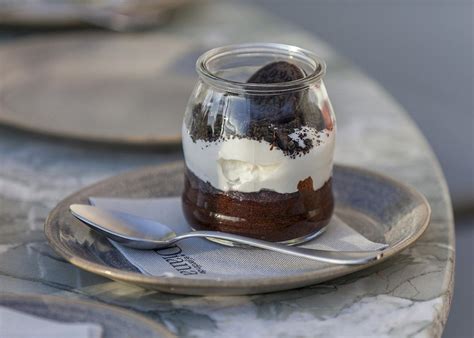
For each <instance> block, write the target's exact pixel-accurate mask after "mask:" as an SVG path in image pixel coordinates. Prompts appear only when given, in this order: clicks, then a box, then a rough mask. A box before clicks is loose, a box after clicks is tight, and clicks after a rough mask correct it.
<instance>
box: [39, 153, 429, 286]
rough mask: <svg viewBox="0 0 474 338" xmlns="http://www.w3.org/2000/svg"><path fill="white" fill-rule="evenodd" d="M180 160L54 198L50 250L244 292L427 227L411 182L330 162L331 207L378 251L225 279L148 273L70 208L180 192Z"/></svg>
mask: <svg viewBox="0 0 474 338" xmlns="http://www.w3.org/2000/svg"><path fill="white" fill-rule="evenodd" d="M183 169H184V166H183V163H182V162H179V163H173V164H168V165H164V166H158V167H147V168H143V169H140V170H136V171H132V172H129V173H125V174H122V175H119V176H115V177H112V178H109V179H106V180H104V181H102V182H99V183H97V184H95V185H93V186H90V187H87V188H85V189H83V190H80V191H78V192H77V193H75V194H73V195H71V196H69V197H67V198H66V199H64V200H63V201H61V202H60V203H59V204H58V205H57V206H56V207H55V208H54V210H53V211H51V213H50V215H49V217H48V219H47V220H46V223H45V229H44V231H45V234H46V237H47V238H48V241H49V243H50V245H51V246H52V247H53V249H54V250H55V251H56V252H57V253H58V254H59V255H61V256H62V257H64V258H65V259H66V260H68V261H69V262H70V263H72V264H74V265H76V266H78V267H80V268H81V269H84V270H87V271H90V272H93V273H96V274H99V275H101V276H105V277H107V278H111V279H113V280H117V281H122V282H125V283H130V284H134V285H138V286H141V287H144V288H147V289H154V290H160V291H164V292H170V293H179V294H188V295H243V294H256V293H264V292H273V291H281V290H288V289H293V288H298V287H303V286H308V285H313V284H317V283H321V282H324V281H327V280H330V279H334V278H337V277H341V276H344V275H347V274H350V273H352V272H355V271H359V270H362V269H366V268H368V267H371V266H373V265H375V264H378V263H380V262H383V261H385V260H387V259H390V258H391V257H393V256H395V255H396V254H397V253H399V252H400V251H402V250H403V249H405V248H407V247H408V246H410V245H411V244H413V243H414V242H415V241H416V240H417V239H418V238H419V237H420V236H421V235H422V234H423V232H424V231H425V230H426V228H427V226H428V223H429V220H430V214H431V210H430V206H429V205H428V202H427V200H426V198H425V197H424V196H423V195H422V194H420V193H419V192H418V191H417V190H415V189H414V188H412V187H410V186H408V185H405V184H403V183H400V182H398V181H396V180H394V179H392V178H389V177H387V176H383V175H380V174H378V173H375V172H372V171H369V170H365V169H359V168H354V167H349V166H341V165H336V166H335V167H334V173H333V184H334V194H335V199H336V209H335V213H336V214H337V215H338V216H339V218H341V219H342V220H343V221H344V222H346V223H347V224H349V225H350V226H351V227H352V228H353V229H355V230H356V231H358V232H359V233H361V234H362V235H363V236H365V237H366V238H368V239H369V240H371V241H374V242H378V243H385V244H387V248H386V249H384V251H383V258H382V259H381V260H379V261H376V262H372V263H369V264H364V265H355V266H354V265H352V266H348V265H331V264H321V265H319V266H318V268H317V269H315V268H314V264H311V263H312V262H311V261H308V262H307V261H306V260H302V261H301V264H299V265H298V266H295V270H294V272H293V271H286V272H285V273H282V274H281V275H278V274H276V275H274V276H273V275H272V276H271V277H268V276H266V277H265V278H263V277H259V276H255V278H248V277H246V278H243V277H241V276H230V277H229V278H225V279H212V278H207V279H206V278H199V279H197V278H196V279H193V278H185V277H180V276H174V275H173V276H159V277H158V276H149V275H145V274H142V273H141V272H140V271H138V270H137V269H136V268H135V267H134V266H133V265H131V264H130V263H129V262H128V261H127V260H126V259H125V258H124V257H123V256H122V255H121V253H120V252H119V251H118V250H117V249H116V248H115V247H114V246H113V245H112V244H111V243H110V242H109V241H108V240H107V239H106V238H105V237H103V236H101V235H100V234H98V233H96V232H94V231H92V230H90V229H89V228H88V227H87V226H86V225H84V224H83V223H81V222H80V221H78V220H77V219H75V218H74V217H73V216H72V215H71V214H70V212H69V205H70V204H73V203H84V204H88V203H89V202H88V198H89V197H91V196H94V197H116V198H120V197H121V198H152V197H153V198H156V197H170V196H179V195H180V194H181V191H182V189H183Z"/></svg>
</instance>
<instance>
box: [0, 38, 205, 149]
mask: <svg viewBox="0 0 474 338" xmlns="http://www.w3.org/2000/svg"><path fill="white" fill-rule="evenodd" d="M206 49H207V47H204V46H201V45H199V44H197V43H196V42H193V41H190V40H189V39H185V38H180V37H178V36H176V35H169V34H165V33H160V32H152V33H143V34H111V33H98V32H92V33H73V34H54V35H52V34H48V35H40V36H36V37H29V38H23V39H17V40H14V41H12V42H9V43H4V44H1V45H0V64H1V65H2V67H0V78H1V79H2V80H1V81H0V93H1V95H0V123H3V124H6V125H10V126H15V127H18V128H21V129H25V130H29V131H35V132H39V133H43V134H48V135H55V136H61V137H66V138H75V139H81V140H87V141H96V142H97V141H99V142H106V143H121V144H138V145H163V144H178V143H179V142H180V140H181V123H182V119H183V115H184V111H185V109H186V105H187V101H188V98H189V96H190V94H191V92H192V90H193V87H194V85H195V83H196V81H197V75H196V73H195V70H194V63H195V60H196V58H197V57H198V56H199V55H200V54H201V53H202V52H204V51H205V50H206ZM130 60H133V62H130Z"/></svg>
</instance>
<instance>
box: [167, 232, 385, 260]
mask: <svg viewBox="0 0 474 338" xmlns="http://www.w3.org/2000/svg"><path fill="white" fill-rule="evenodd" d="M195 237H205V238H215V239H221V240H226V241H231V242H234V243H239V244H245V245H249V246H253V247H256V248H260V249H267V250H271V251H276V252H280V253H284V254H287V255H293V256H298V257H303V258H308V259H312V260H315V261H319V262H324V263H332V264H345V265H357V264H365V263H369V262H371V261H376V260H379V259H381V258H382V256H383V254H382V251H327V250H317V249H308V248H301V247H295V246H287V245H284V244H280V243H273V242H267V241H263V240H259V239H253V238H248V237H244V236H239V235H234V234H228V233H224V232H218V231H193V232H189V233H186V234H183V235H179V236H177V237H175V238H173V239H172V240H171V241H172V242H173V243H174V242H177V241H180V240H183V239H187V238H195Z"/></svg>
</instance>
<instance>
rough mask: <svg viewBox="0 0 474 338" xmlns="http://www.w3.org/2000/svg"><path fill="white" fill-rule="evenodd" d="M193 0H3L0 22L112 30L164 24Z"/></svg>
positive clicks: (18, 24)
mask: <svg viewBox="0 0 474 338" xmlns="http://www.w3.org/2000/svg"><path fill="white" fill-rule="evenodd" d="M190 2H193V0H0V23H1V24H7V25H17V26H25V25H27V26H46V27H53V26H76V25H84V24H86V25H93V26H99V27H104V28H108V29H112V30H118V31H123V30H130V29H140V28H146V27H150V26H154V25H156V24H160V23H162V22H164V21H166V19H168V17H169V16H170V15H171V14H172V12H173V11H174V10H175V9H177V8H179V7H181V6H182V5H185V4H187V3H190Z"/></svg>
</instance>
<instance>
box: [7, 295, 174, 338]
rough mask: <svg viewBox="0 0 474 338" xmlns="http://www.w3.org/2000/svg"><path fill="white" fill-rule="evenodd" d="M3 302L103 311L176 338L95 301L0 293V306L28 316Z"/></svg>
mask: <svg viewBox="0 0 474 338" xmlns="http://www.w3.org/2000/svg"><path fill="white" fill-rule="evenodd" d="M4 301H7V302H8V301H19V302H35V303H40V302H44V303H45V305H50V304H53V305H71V306H78V307H87V308H89V309H92V310H96V311H104V312H107V313H113V314H114V315H117V316H122V317H128V318H130V320H133V321H136V322H139V323H140V324H143V325H144V326H146V327H149V328H151V329H152V330H153V331H156V332H157V333H159V334H160V335H161V336H163V337H170V338H171V337H176V335H174V334H173V333H172V332H171V331H169V330H168V329H167V328H166V327H165V326H164V325H163V324H160V323H157V322H155V321H154V320H152V319H150V318H147V317H145V316H144V315H141V314H139V313H136V312H134V311H132V310H127V309H125V308H122V307H119V306H116V305H110V304H104V303H99V302H97V301H92V300H84V299H76V298H70V297H66V296H59V295H50V294H17V293H13V292H5V293H0V306H4V307H6V308H8V309H12V310H15V311H18V312H22V313H26V314H29V313H27V312H23V311H21V310H16V309H15V308H10V307H8V306H7V305H5V304H4V303H3V302H4ZM34 316H37V317H40V318H45V317H41V316H38V315H34ZM53 320H54V319H53Z"/></svg>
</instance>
